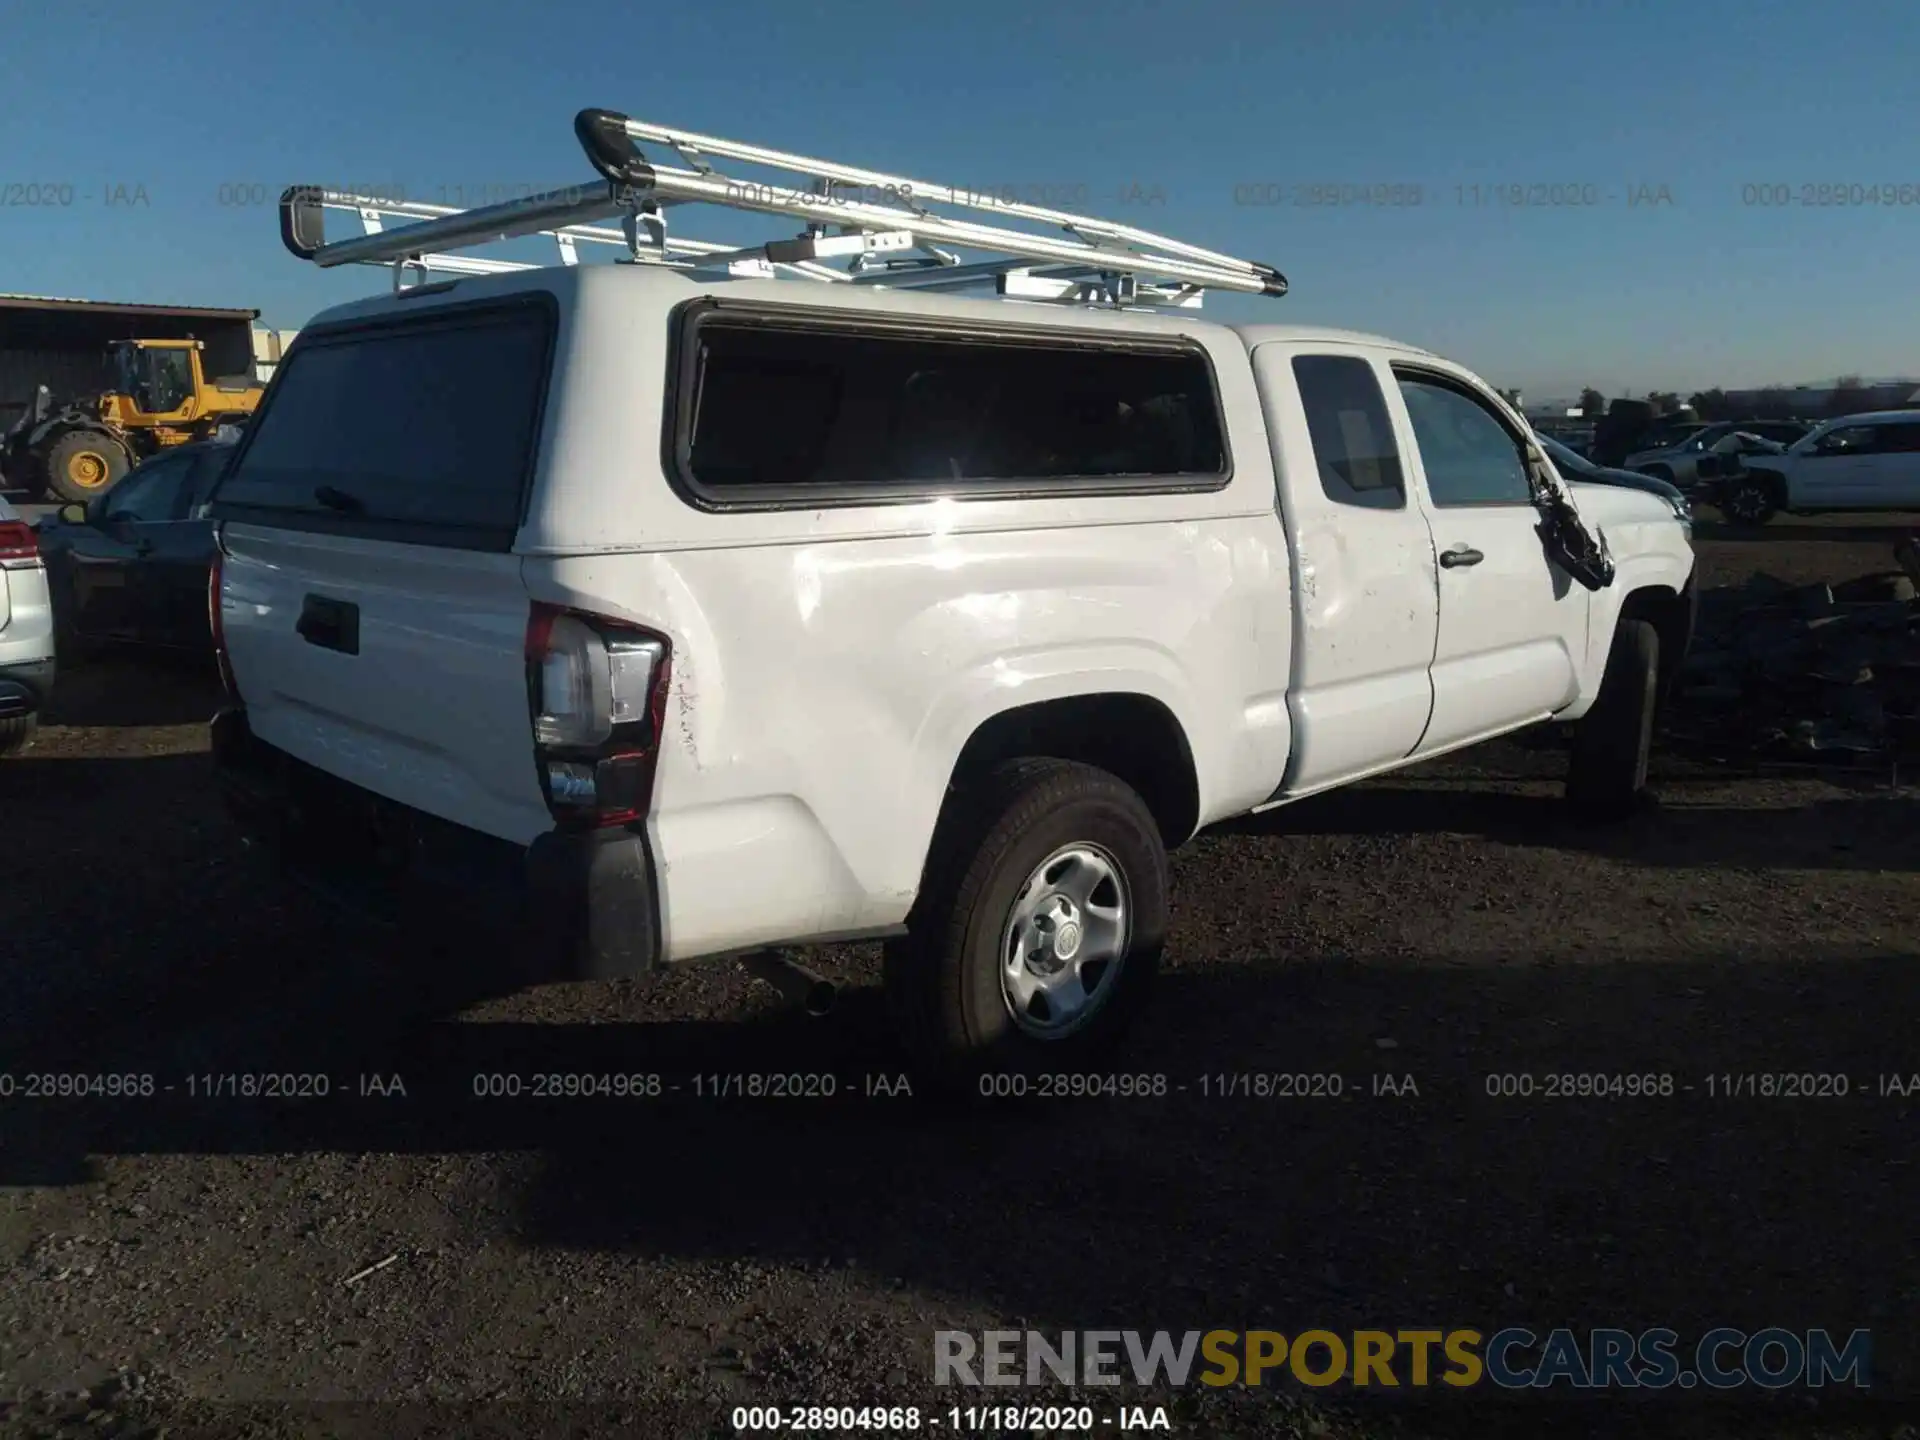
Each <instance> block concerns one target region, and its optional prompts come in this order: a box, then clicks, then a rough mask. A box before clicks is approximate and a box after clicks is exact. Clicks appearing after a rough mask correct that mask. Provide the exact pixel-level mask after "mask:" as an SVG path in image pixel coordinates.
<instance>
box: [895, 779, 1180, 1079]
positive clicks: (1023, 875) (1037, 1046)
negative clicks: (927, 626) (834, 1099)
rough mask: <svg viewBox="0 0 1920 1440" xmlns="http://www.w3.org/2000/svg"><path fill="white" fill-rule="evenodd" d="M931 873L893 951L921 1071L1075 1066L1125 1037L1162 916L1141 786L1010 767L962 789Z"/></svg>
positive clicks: (1160, 867) (910, 1046)
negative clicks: (903, 936)
mask: <svg viewBox="0 0 1920 1440" xmlns="http://www.w3.org/2000/svg"><path fill="white" fill-rule="evenodd" d="M926 874H927V878H926V881H925V882H924V884H923V885H922V887H921V894H920V898H919V900H918V901H917V902H916V904H915V907H914V913H913V914H912V916H911V917H910V918H909V920H908V929H909V934H908V937H907V938H906V939H904V940H900V941H896V942H893V943H891V944H889V946H888V947H887V957H886V961H887V963H886V986H887V998H888V1002H889V1006H890V1008H891V1010H892V1013H893V1017H894V1023H895V1025H896V1027H897V1029H898V1031H899V1035H900V1038H901V1039H902V1040H903V1042H904V1043H905V1045H906V1048H907V1050H908V1052H909V1054H910V1057H911V1058H912V1060H913V1061H914V1062H915V1064H916V1065H917V1067H918V1068H919V1069H920V1071H921V1073H922V1074H923V1076H925V1077H926V1078H927V1079H929V1080H931V1081H933V1082H935V1083H936V1084H938V1083H946V1084H949V1085H962V1086H964V1085H966V1084H968V1083H973V1084H980V1083H983V1082H984V1080H985V1077H986V1076H987V1075H988V1073H989V1072H1003V1071H1005V1072H1018V1073H1023V1074H1024V1073H1031V1072H1033V1071H1037V1070H1047V1071H1053V1070H1061V1069H1067V1068H1071V1067H1074V1066H1079V1065H1083V1064H1085V1063H1087V1062H1089V1061H1090V1060H1092V1059H1093V1058H1094V1057H1096V1056H1098V1055H1100V1054H1103V1053H1105V1052H1106V1051H1107V1050H1108V1048H1109V1047H1110V1046H1111V1045H1112V1044H1113V1042H1115V1041H1116V1040H1117V1039H1118V1038H1119V1037H1120V1035H1121V1034H1122V1032H1123V1031H1124V1029H1125V1028H1126V1025H1127V1023H1128V1022H1129V1021H1130V1020H1131V1019H1132V1017H1133V1015H1134V1013H1135V1012H1136V1011H1137V1010H1138V1008H1139V1006H1140V1005H1141V1003H1142V1001H1143V999H1144V997H1145V995H1146V993H1147V990H1148V988H1149V986H1150V984H1151V981H1152V979H1153V976H1154V973H1155V971H1156V970H1157V969H1158V966H1159V960H1160V949H1161V945H1162V943H1163V940H1164V937H1165V933H1166V923H1167V888H1168V878H1167V857H1166V849H1165V846H1164V845H1163V844H1162V842H1161V838H1160V830H1159V826H1158V825H1157V824H1156V823H1155V821H1154V818H1153V816H1152V814H1151V813H1150V812H1149V811H1148V809H1147V807H1146V805H1145V803H1144V802H1143V801H1142V800H1141V799H1140V797H1139V795H1138V794H1136V793H1135V792H1134V791H1133V790H1132V789H1131V788H1129V787H1128V786H1127V785H1125V784H1124V783H1122V782H1121V781H1120V780H1118V779H1116V778H1115V777H1114V776H1112V775H1109V774H1108V773H1107V772H1106V771H1104V770H1097V769H1094V768H1093V767H1092V766H1089V765H1079V764H1073V763H1069V762H1067V761H1063V760H1019V761H1013V762H1010V763H1009V764H1006V765H1002V766H1000V767H998V768H996V769H994V770H993V771H991V772H990V773H989V774H988V775H986V776H985V777H984V778H983V779H982V780H980V781H979V782H977V784H976V785H974V786H972V787H969V789H967V790H965V791H962V792H960V793H958V794H956V795H955V796H954V797H953V799H952V801H951V802H950V804H949V807H948V813H947V814H945V815H943V816H942V817H941V823H940V827H939V831H938V833H937V834H936V835H935V837H934V842H933V849H932V852H931V854H930V855H929V857H928V863H927V870H926Z"/></svg>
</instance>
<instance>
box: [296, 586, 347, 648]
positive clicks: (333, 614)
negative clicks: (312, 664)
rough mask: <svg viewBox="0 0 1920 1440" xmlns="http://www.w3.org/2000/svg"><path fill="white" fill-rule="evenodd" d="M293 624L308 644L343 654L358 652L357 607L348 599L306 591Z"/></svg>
mask: <svg viewBox="0 0 1920 1440" xmlns="http://www.w3.org/2000/svg"><path fill="white" fill-rule="evenodd" d="M293 628H294V631H295V632H296V633H297V634H298V635H299V636H300V638H301V639H302V640H305V641H306V642H307V643H308V644H309V645H318V646H319V647H320V648H321V649H323V650H338V651H339V652H340V653H341V654H342V655H358V654H359V653H360V607H359V606H358V605H355V604H353V603H352V602H350V601H347V600H333V599H329V598H328V597H327V596H325V595H309V596H307V598H306V601H305V603H304V604H302V605H301V607H300V618H299V620H297V621H296V622H294V627H293Z"/></svg>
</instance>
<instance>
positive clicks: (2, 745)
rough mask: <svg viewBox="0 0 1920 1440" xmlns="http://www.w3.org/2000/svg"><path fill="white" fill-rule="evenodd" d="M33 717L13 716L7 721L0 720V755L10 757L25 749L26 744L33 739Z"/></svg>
mask: <svg viewBox="0 0 1920 1440" xmlns="http://www.w3.org/2000/svg"><path fill="white" fill-rule="evenodd" d="M33 729H34V717H33V716H31V715H15V716H13V717H12V718H11V719H8V720H0V755H12V754H15V753H17V752H18V751H21V750H24V749H26V748H27V742H28V741H30V740H31V739H33Z"/></svg>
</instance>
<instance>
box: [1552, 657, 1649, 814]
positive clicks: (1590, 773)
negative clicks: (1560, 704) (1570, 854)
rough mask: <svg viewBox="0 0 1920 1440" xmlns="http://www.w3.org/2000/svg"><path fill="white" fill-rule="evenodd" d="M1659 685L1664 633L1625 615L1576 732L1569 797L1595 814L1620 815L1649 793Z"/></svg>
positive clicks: (1575, 805) (1587, 811)
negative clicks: (1650, 761) (1589, 705)
mask: <svg viewBox="0 0 1920 1440" xmlns="http://www.w3.org/2000/svg"><path fill="white" fill-rule="evenodd" d="M1659 688H1660V632H1659V631H1657V630H1655V629H1654V628H1653V626H1652V624H1651V623H1649V622H1648V621H1645V620H1622V621H1621V622H1620V624H1619V627H1618V628H1617V629H1616V630H1615V631H1614V632H1613V649H1612V651H1611V652H1610V653H1609V654H1608V656H1607V669H1606V673H1605V675H1604V676H1602V678H1601V681H1600V693H1599V695H1598V696H1596V697H1595V699H1594V702H1593V708H1592V709H1591V710H1589V711H1587V713H1586V715H1585V716H1584V717H1583V718H1582V719H1581V720H1580V722H1579V727H1578V729H1577V730H1576V731H1575V733H1574V740H1573V758H1572V760H1571V761H1570V762H1569V765H1568V769H1567V800H1568V801H1569V803H1571V804H1572V805H1573V806H1574V807H1575V808H1576V809H1578V810H1580V811H1581V812H1582V813H1583V814H1586V815H1588V816H1590V817H1592V818H1594V819H1598V820H1618V819H1623V818H1624V817H1626V816H1628V815H1630V814H1632V813H1633V811H1634V810H1635V809H1637V808H1638V807H1639V805H1640V804H1641V802H1642V801H1643V800H1644V799H1645V797H1646V790H1647V765H1648V761H1649V759H1650V757H1651V755H1652V751H1653V719H1654V710H1655V702H1656V700H1657V699H1658V696H1659Z"/></svg>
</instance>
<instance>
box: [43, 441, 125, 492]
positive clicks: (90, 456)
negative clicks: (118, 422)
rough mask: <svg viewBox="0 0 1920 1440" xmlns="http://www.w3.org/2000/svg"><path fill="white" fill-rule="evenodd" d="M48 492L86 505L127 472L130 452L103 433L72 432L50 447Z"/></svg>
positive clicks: (47, 467) (48, 452) (47, 460)
mask: <svg viewBox="0 0 1920 1440" xmlns="http://www.w3.org/2000/svg"><path fill="white" fill-rule="evenodd" d="M45 464H46V477H47V491H48V493H50V494H52V495H55V496H57V497H58V498H60V499H62V500H65V501H68V502H70V503H72V504H76V505H84V504H86V503H87V501H89V500H91V499H93V497H94V496H96V495H99V494H101V493H102V492H103V491H105V490H107V489H109V488H110V487H111V486H112V485H113V484H114V483H115V482H116V481H117V480H119V478H120V477H121V476H122V475H124V474H126V473H127V452H126V450H125V449H124V448H122V446H121V444H120V442H119V441H118V440H116V439H114V438H113V437H112V436H111V435H109V434H107V433H106V432H105V431H103V430H69V431H67V433H66V434H64V435H62V436H61V437H60V438H59V439H57V440H55V441H54V442H53V444H51V445H49V446H48V447H47V452H46V462H45Z"/></svg>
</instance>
